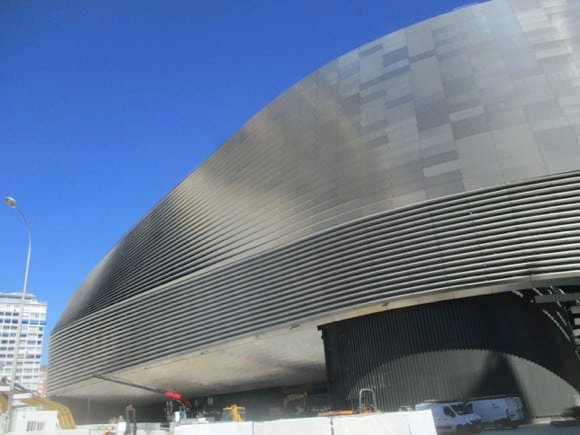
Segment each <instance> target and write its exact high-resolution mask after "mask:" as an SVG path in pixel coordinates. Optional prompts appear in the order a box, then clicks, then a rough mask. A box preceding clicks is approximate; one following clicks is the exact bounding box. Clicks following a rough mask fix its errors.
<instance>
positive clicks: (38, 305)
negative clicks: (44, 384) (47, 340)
mask: <svg viewBox="0 0 580 435" xmlns="http://www.w3.org/2000/svg"><path fill="white" fill-rule="evenodd" d="M21 296H22V294H21V293H0V377H4V376H6V377H7V378H10V376H11V371H12V363H13V360H14V351H15V346H16V330H17V327H18V315H19V312H20V299H21ZM45 327H46V302H39V301H38V300H37V299H36V297H35V296H34V295H33V294H27V295H26V297H25V303H24V315H23V317H22V328H21V331H20V345H19V349H18V364H17V365H16V382H18V383H19V384H22V385H23V386H24V387H26V388H28V389H31V390H34V391H37V390H38V388H39V381H40V358H41V355H42V342H43V338H44V330H45Z"/></svg>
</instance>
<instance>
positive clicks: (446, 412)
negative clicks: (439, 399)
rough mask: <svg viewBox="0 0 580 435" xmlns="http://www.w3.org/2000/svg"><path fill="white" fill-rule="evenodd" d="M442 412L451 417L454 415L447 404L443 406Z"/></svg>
mask: <svg viewBox="0 0 580 435" xmlns="http://www.w3.org/2000/svg"><path fill="white" fill-rule="evenodd" d="M443 413H444V414H445V415H446V416H447V417H451V418H454V417H455V414H454V413H453V411H452V410H451V408H450V407H449V406H446V407H445V408H443Z"/></svg>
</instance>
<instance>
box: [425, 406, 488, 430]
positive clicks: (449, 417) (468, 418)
mask: <svg viewBox="0 0 580 435" xmlns="http://www.w3.org/2000/svg"><path fill="white" fill-rule="evenodd" d="M424 409H430V410H431V413H432V414H433V420H434V421H435V428H436V429H437V431H438V432H463V433H465V432H479V431H480V430H481V428H482V425H481V417H480V416H479V415H477V414H474V413H472V412H469V411H468V410H467V409H466V408H465V406H464V404H463V402H443V401H431V400H430V401H426V402H423V403H418V404H416V405H415V410H424Z"/></svg>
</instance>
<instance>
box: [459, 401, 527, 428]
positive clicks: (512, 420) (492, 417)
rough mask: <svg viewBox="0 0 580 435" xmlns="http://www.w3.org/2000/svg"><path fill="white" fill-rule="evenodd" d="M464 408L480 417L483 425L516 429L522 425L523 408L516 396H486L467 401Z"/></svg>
mask: <svg viewBox="0 0 580 435" xmlns="http://www.w3.org/2000/svg"><path fill="white" fill-rule="evenodd" d="M465 406H466V408H467V409H468V410H469V411H471V412H474V413H476V414H478V415H480V416H481V419H482V422H483V424H484V425H492V426H494V427H496V428H503V427H511V428H513V429H515V428H517V427H518V426H519V425H520V424H522V423H523V421H524V418H525V415H524V406H523V404H522V400H521V399H520V398H519V397H518V396H488V397H477V398H473V399H469V400H468V401H467V402H466V403H465Z"/></svg>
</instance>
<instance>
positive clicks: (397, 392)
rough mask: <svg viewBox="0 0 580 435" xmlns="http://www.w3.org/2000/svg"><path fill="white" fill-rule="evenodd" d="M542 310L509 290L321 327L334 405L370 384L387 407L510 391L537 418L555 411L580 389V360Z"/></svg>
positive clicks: (346, 402)
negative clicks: (574, 391) (520, 397)
mask: <svg viewBox="0 0 580 435" xmlns="http://www.w3.org/2000/svg"><path fill="white" fill-rule="evenodd" d="M555 309H556V308H550V310H552V311H553V310H555ZM544 310H546V306H537V305H533V304H530V303H529V302H528V301H526V300H524V299H520V298H518V297H517V296H515V295H514V294H512V293H506V294H500V295H493V296H482V297H476V298H469V299H461V300H455V301H448V302H440V303H436V304H429V305H422V306H417V307H412V308H405V309H399V310H393V311H387V312H383V313H379V314H375V315H370V316H365V317H360V318H356V319H351V320H347V321H342V322H337V323H332V324H328V325H324V326H323V327H322V328H321V329H322V330H323V337H324V343H325V351H326V359H327V371H328V381H329V388H330V392H331V396H332V398H333V401H334V406H335V407H336V408H342V407H348V408H350V407H352V406H356V401H357V398H358V391H359V390H360V389H361V388H367V387H371V388H374V389H375V390H376V392H377V396H378V401H379V407H380V408H381V409H386V410H391V409H397V408H398V407H399V406H401V405H414V404H416V403H419V402H421V401H423V400H427V399H445V400H446V399H465V398H468V397H472V396H478V395H490V394H505V393H514V394H518V395H520V396H522V398H523V399H524V401H525V402H526V403H527V405H528V409H529V410H530V413H531V414H534V415H553V414H554V413H557V412H559V411H560V410H561V409H562V407H564V406H566V405H568V404H570V403H571V400H572V394H573V388H572V387H575V388H576V389H578V388H580V361H579V360H578V358H577V357H576V355H575V354H574V350H573V345H572V343H571V342H570V341H569V337H567V336H565V335H564V334H563V333H562V331H561V330H560V328H558V326H556V325H555V324H554V322H553V320H552V319H551V318H550V317H549V316H548V315H546V312H545V311H544ZM558 377H560V378H561V379H559V378H558ZM565 381H566V382H565ZM567 383H568V384H569V385H567ZM571 386H572V387H571ZM552 390H553V391H552ZM546 395H551V396H554V397H556V398H559V399H557V400H555V401H554V400H551V401H549V402H548V401H545V400H544V398H545V397H546ZM539 398H541V399H539Z"/></svg>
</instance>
